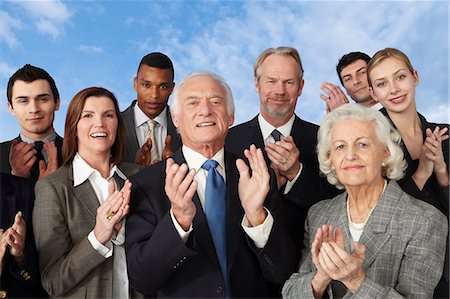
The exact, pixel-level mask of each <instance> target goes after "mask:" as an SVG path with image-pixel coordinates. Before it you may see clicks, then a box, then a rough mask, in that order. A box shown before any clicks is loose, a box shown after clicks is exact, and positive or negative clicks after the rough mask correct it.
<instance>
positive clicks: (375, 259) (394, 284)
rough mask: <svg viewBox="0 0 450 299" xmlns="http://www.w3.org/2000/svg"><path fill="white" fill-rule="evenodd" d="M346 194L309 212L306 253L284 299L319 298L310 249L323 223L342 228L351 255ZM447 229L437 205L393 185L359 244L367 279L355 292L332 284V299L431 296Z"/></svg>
mask: <svg viewBox="0 0 450 299" xmlns="http://www.w3.org/2000/svg"><path fill="white" fill-rule="evenodd" d="M346 198H347V193H343V194H340V195H338V196H336V197H335V198H333V199H331V200H324V201H321V202H319V203H317V204H316V205H314V206H313V207H311V209H310V210H309V212H308V217H307V220H306V223H305V231H306V232H305V240H304V241H305V244H306V247H307V249H306V252H305V253H304V255H303V256H304V259H303V261H302V263H301V266H300V269H299V272H298V273H294V274H293V275H292V276H291V277H290V278H289V280H288V281H287V282H286V283H285V285H284V287H283V297H284V298H314V296H313V292H312V287H311V279H312V277H313V275H314V273H315V271H316V268H315V266H314V264H313V262H312V260H311V254H310V248H311V243H312V241H313V240H314V236H315V233H316V231H317V229H318V228H319V227H320V226H321V225H323V224H333V225H334V226H335V227H341V228H342V229H343V231H344V235H345V248H346V250H347V251H350V240H351V236H350V232H349V229H348V220H347V213H346ZM447 233H448V225H447V220H446V218H445V216H444V215H443V214H442V213H441V212H439V210H437V209H436V208H435V207H433V206H431V205H430V204H427V203H425V202H423V201H420V200H418V199H416V198H413V197H411V196H409V195H408V194H406V193H405V192H403V191H402V190H401V188H400V187H399V186H398V184H397V183H396V182H394V181H391V182H390V183H389V185H388V187H387V189H386V191H385V192H384V193H383V195H382V197H381V199H380V201H379V202H378V204H377V206H376V207H375V209H374V210H373V213H372V215H371V216H370V218H369V221H368V222H367V224H366V227H365V229H364V232H363V234H362V235H361V238H360V240H359V242H360V243H362V244H364V245H365V246H366V257H365V260H364V263H363V268H364V271H365V273H366V278H365V280H364V282H363V283H362V285H361V287H360V288H359V290H358V291H357V293H356V294H352V293H351V292H350V291H349V290H348V289H347V288H345V286H344V285H343V284H342V283H341V282H338V281H332V282H331V284H330V285H329V286H328V289H327V292H328V294H329V295H330V298H334V297H344V298H352V297H355V298H402V297H414V298H431V297H432V295H433V290H434V288H435V287H436V285H437V283H438V281H439V279H440V278H441V275H442V268H443V264H444V256H445V243H446V237H447Z"/></svg>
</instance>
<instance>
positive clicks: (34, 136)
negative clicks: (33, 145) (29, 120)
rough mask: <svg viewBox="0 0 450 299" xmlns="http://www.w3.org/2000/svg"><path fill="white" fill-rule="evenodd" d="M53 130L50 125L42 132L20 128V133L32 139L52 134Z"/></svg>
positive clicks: (40, 138) (39, 138)
mask: <svg viewBox="0 0 450 299" xmlns="http://www.w3.org/2000/svg"><path fill="white" fill-rule="evenodd" d="M54 131H55V130H54V129H53V127H50V128H49V129H47V131H45V132H43V133H30V132H27V131H24V130H22V131H21V134H22V135H23V136H25V137H27V138H30V139H33V140H42V139H44V138H45V137H47V136H49V135H50V134H52V133H53V132H54Z"/></svg>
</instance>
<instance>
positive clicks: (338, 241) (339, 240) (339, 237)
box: [335, 227, 345, 248]
mask: <svg viewBox="0 0 450 299" xmlns="http://www.w3.org/2000/svg"><path fill="white" fill-rule="evenodd" d="M335 236H336V237H335V242H336V244H338V245H339V246H341V247H342V248H345V245H344V244H345V243H344V231H343V230H342V228H340V227H338V228H336V234H335Z"/></svg>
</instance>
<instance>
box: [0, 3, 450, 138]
mask: <svg viewBox="0 0 450 299" xmlns="http://www.w3.org/2000/svg"><path fill="white" fill-rule="evenodd" d="M449 11H450V6H449V3H448V2H447V1H420V2H419V1H386V2H380V1H376V2H375V1H330V2H328V1H2V2H1V3H0V95H1V98H2V100H1V102H0V117H1V122H0V126H1V130H0V140H2V141H3V140H8V139H11V138H13V137H15V136H17V135H18V133H19V132H20V127H19V126H18V124H17V122H16V120H15V118H14V117H12V116H11V115H10V114H9V112H8V109H7V104H6V103H7V98H6V84H7V81H8V79H9V77H10V76H11V75H12V74H13V73H14V72H15V71H16V70H17V69H18V68H20V67H22V66H23V65H24V64H26V63H31V64H33V65H36V66H39V67H42V68H44V69H46V70H47V71H48V72H49V73H50V74H51V75H52V76H53V78H54V79H55V81H56V84H57V86H58V89H59V91H60V94H61V108H60V110H59V111H58V112H57V113H56V120H55V129H56V131H57V132H58V133H59V134H61V135H63V133H64V119H65V114H66V109H67V106H68V103H69V102H70V100H71V99H72V97H73V96H74V95H75V94H76V93H77V92H78V91H80V90H81V89H83V88H85V87H89V86H102V87H105V88H108V89H110V90H111V91H113V92H114V93H115V94H116V96H117V97H118V99H119V102H120V108H121V110H124V109H125V108H126V107H127V106H128V105H129V104H130V102H131V101H132V100H133V99H135V96H136V94H135V92H134V90H133V77H134V75H135V74H136V70H137V66H138V64H139V61H140V59H141V58H142V57H143V56H144V55H145V54H147V53H149V52H153V51H160V52H164V53H166V54H167V55H168V56H169V57H171V58H172V60H173V62H174V67H175V82H177V81H179V80H180V79H182V78H183V77H184V76H185V75H187V74H188V73H190V72H191V71H194V70H199V69H204V70H210V71H213V72H216V73H218V74H220V75H222V76H223V77H224V78H225V80H226V81H227V82H228V83H229V85H230V86H231V88H232V91H233V94H234V98H235V105H236V122H235V123H241V122H243V121H246V120H248V119H250V118H252V117H253V116H254V115H256V113H258V112H259V99H258V96H257V94H256V92H255V90H254V87H253V64H254V61H255V59H256V57H257V56H258V54H259V53H260V52H262V51H263V50H264V49H266V48H269V47H278V46H292V47H295V48H297V49H298V50H299V52H300V55H301V57H302V61H303V67H304V69H305V75H304V79H305V87H304V90H303V94H302V95H301V97H300V98H299V100H298V103H297V109H296V113H297V114H298V115H299V116H300V117H301V118H303V119H306V120H308V121H311V122H314V123H320V120H321V118H322V117H323V115H324V111H325V107H324V104H323V102H322V100H321V99H320V97H319V94H320V93H321V90H320V84H321V82H323V81H328V82H332V83H335V84H339V80H338V78H337V75H336V72H335V65H336V63H337V61H338V60H339V58H340V57H341V56H342V55H343V54H345V53H348V52H351V51H355V50H360V51H363V52H366V53H368V54H369V55H373V54H374V53H375V52H376V51H377V50H379V49H382V48H385V47H395V48H399V49H401V50H402V51H404V52H405V53H406V54H407V55H408V56H409V58H410V59H411V62H412V64H413V66H414V67H415V68H416V69H417V70H418V72H419V78H420V84H419V87H418V88H417V92H416V101H417V104H418V110H419V112H421V113H422V114H424V115H425V116H426V117H427V118H428V119H429V120H430V121H435V122H448V121H449V114H450V113H449V112H450V109H449V87H448V86H449V40H448V35H449V30H448V29H449Z"/></svg>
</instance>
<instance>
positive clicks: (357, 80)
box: [352, 76, 362, 86]
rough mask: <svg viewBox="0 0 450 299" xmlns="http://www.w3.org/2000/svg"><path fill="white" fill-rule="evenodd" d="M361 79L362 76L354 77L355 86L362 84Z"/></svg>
mask: <svg viewBox="0 0 450 299" xmlns="http://www.w3.org/2000/svg"><path fill="white" fill-rule="evenodd" d="M361 82H362V81H361V78H360V76H354V77H353V82H352V83H353V86H358V85H359V84H361Z"/></svg>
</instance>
